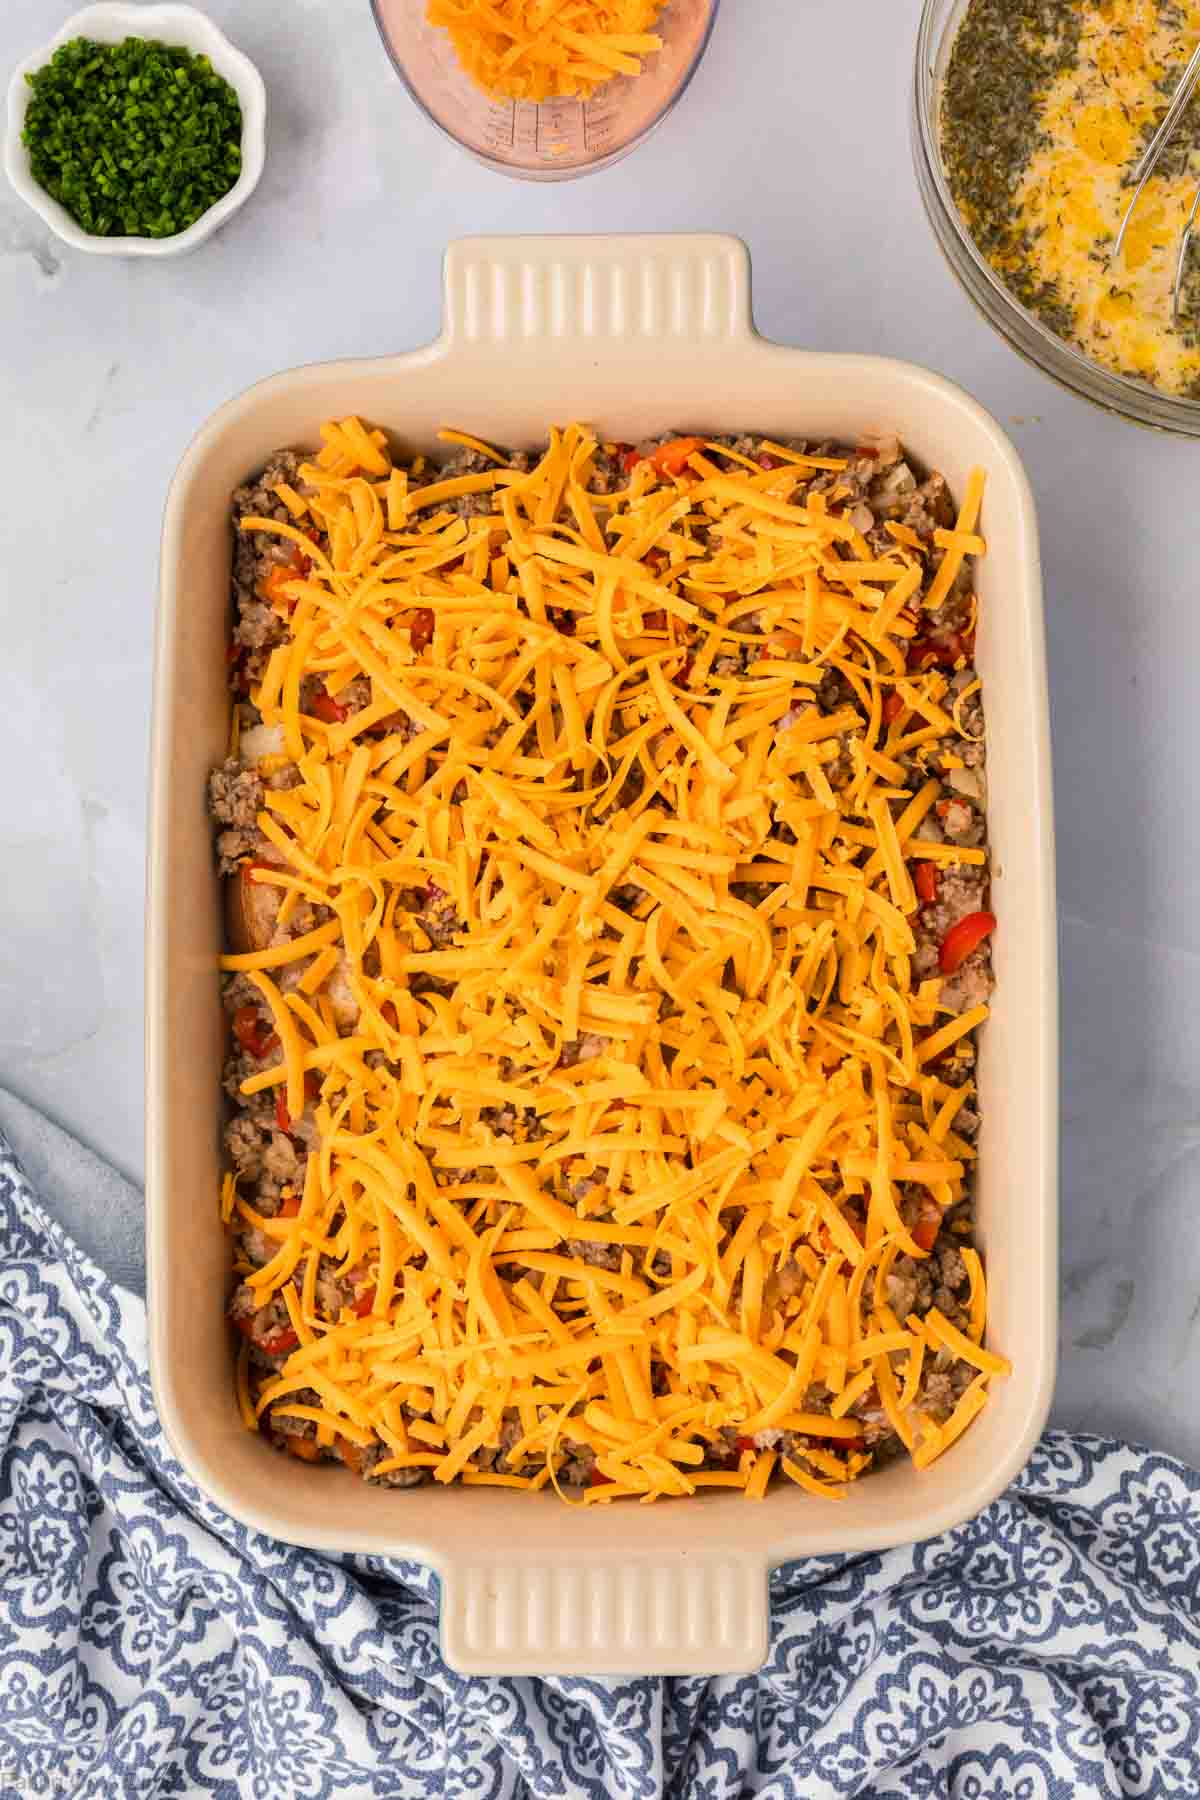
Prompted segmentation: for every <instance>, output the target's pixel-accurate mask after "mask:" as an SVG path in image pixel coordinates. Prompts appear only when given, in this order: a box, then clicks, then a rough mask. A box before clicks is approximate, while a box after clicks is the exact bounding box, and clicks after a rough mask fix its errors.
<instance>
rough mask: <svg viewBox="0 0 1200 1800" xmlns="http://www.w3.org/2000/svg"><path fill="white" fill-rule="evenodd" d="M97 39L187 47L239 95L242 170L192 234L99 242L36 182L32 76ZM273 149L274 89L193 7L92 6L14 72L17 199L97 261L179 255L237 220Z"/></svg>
mask: <svg viewBox="0 0 1200 1800" xmlns="http://www.w3.org/2000/svg"><path fill="white" fill-rule="evenodd" d="M77 37H86V38H93V39H95V41H96V42H97V43H100V44H119V43H120V42H121V41H122V39H123V38H127V37H140V38H152V39H154V40H156V41H157V42H159V43H163V44H176V45H181V46H182V47H183V48H184V49H186V50H191V51H192V52H193V54H196V55H201V56H207V58H208V60H209V62H210V63H211V64H212V66H213V68H214V69H215V70H216V72H217V74H218V75H222V76H224V78H225V80H226V81H227V82H228V83H229V85H230V87H232V88H233V89H234V91H235V92H236V94H237V97H238V100H239V101H240V103H241V108H242V172H241V174H240V175H239V176H238V179H237V181H236V182H235V183H234V185H233V186H232V187H231V188H230V190H229V192H228V193H227V194H224V195H222V197H221V199H220V200H218V201H216V202H215V203H214V204H213V205H212V206H210V207H209V209H208V211H207V212H206V213H203V214H202V215H201V216H200V218H198V219H197V220H196V222H195V224H194V225H189V226H188V228H187V230H186V231H180V232H177V233H176V235H175V236H174V237H168V238H150V237H97V236H94V235H93V234H92V233H91V232H88V231H84V230H83V228H82V227H81V226H79V225H77V224H76V223H75V221H74V219H73V218H72V217H71V215H70V213H69V212H68V211H67V210H66V208H65V207H63V206H60V205H59V204H58V201H57V200H54V199H52V198H51V196H50V195H49V194H48V193H47V192H46V190H45V188H44V187H42V186H41V184H40V183H39V182H37V181H35V180H34V178H33V171H32V169H31V167H30V162H29V152H28V150H26V148H25V146H24V144H23V143H22V142H21V132H22V129H23V128H24V124H25V112H26V108H27V107H28V105H29V96H30V93H31V89H30V86H29V83H28V82H27V81H26V79H25V77H26V76H27V75H32V74H33V73H34V71H35V70H36V69H40V68H43V67H44V66H45V65H46V63H48V62H49V61H50V58H51V57H52V56H53V55H54V52H55V51H56V50H57V49H58V47H59V45H60V44H65V43H68V42H69V41H70V39H71V38H77ZM266 143H267V90H266V88H265V87H264V86H263V79H262V76H261V75H260V74H259V72H258V70H257V69H256V68H255V66H254V64H253V63H252V62H251V61H250V59H249V57H247V56H243V55H242V52H241V51H240V50H235V49H234V47H233V45H232V44H231V43H230V42H229V39H228V38H227V37H225V36H224V34H223V33H222V32H220V31H218V30H217V28H216V26H215V25H214V24H213V22H212V20H211V19H208V18H206V17H205V15H204V14H203V13H202V12H197V10H196V8H195V7H194V6H176V5H167V6H128V5H121V4H117V3H116V0H105V3H104V4H101V5H96V6H85V7H84V8H83V11H82V12H77V13H72V15H71V17H70V18H69V19H68V20H67V21H66V23H65V25H63V26H62V28H61V30H59V31H58V32H56V33H55V35H54V37H52V38H51V40H50V42H49V43H48V44H47V45H45V47H44V48H43V49H41V50H37V51H35V52H34V54H33V55H32V56H29V57H26V59H25V61H24V62H23V63H21V64H20V65H19V67H18V68H16V69H15V70H14V71H13V77H12V80H11V82H10V83H9V88H8V128H7V131H6V133H5V138H4V169H5V173H6V174H7V176H8V179H9V180H10V181H11V182H12V184H13V187H14V188H15V189H16V191H17V193H18V194H19V195H20V196H21V198H22V200H24V201H25V203H26V205H28V206H31V207H32V208H33V210H34V212H35V213H37V214H38V215H39V217H40V218H42V219H44V220H45V222H46V224H47V225H48V226H49V227H50V229H51V231H52V232H53V233H54V235H55V236H56V237H59V238H61V239H62V241H63V243H64V244H70V245H71V247H72V248H73V249H75V250H88V251H90V252H91V253H92V255H93V256H180V255H182V254H183V252H184V251H185V250H194V249H195V248H196V245H197V244H202V243H203V242H204V240H205V238H207V237H211V236H212V234H213V232H214V231H216V230H217V228H218V226H220V225H223V224H224V223H225V221H226V219H229V218H232V216H233V214H234V213H235V212H236V211H237V209H238V207H239V206H241V205H242V204H243V203H244V202H245V201H246V200H248V199H249V198H250V196H251V194H252V193H253V192H254V190H255V188H256V187H257V186H258V178H259V176H260V175H261V174H262V171H263V162H264V160H265V157H266Z"/></svg>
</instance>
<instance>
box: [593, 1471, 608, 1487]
mask: <svg viewBox="0 0 1200 1800" xmlns="http://www.w3.org/2000/svg"><path fill="white" fill-rule="evenodd" d="M612 1484H613V1478H612V1476H611V1475H602V1474H601V1472H600V1470H599V1469H596V1468H593V1470H592V1473H591V1479H590V1484H589V1485H590V1486H592V1487H611V1486H612Z"/></svg>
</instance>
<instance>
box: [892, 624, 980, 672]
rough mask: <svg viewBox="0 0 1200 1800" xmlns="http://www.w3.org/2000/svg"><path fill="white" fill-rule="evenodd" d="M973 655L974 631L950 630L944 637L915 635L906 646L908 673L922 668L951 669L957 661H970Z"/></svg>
mask: <svg viewBox="0 0 1200 1800" xmlns="http://www.w3.org/2000/svg"><path fill="white" fill-rule="evenodd" d="M974 656H975V633H974V632H973V631H951V632H948V633H947V634H946V636H945V637H937V638H933V637H915V638H913V639H912V640H911V641H910V643H909V646H908V655H907V658H906V663H907V667H908V671H909V674H910V675H911V674H916V673H919V672H920V671H921V670H923V669H952V668H953V667H954V665H955V664H956V663H957V662H959V661H960V660H961V661H962V662H968V663H969V662H971V661H972V660H973V659H974Z"/></svg>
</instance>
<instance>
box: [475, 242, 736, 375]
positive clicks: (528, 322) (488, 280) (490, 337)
mask: <svg viewBox="0 0 1200 1800" xmlns="http://www.w3.org/2000/svg"><path fill="white" fill-rule="evenodd" d="M445 285H446V306H445V339H446V341H447V342H449V343H450V344H452V345H454V347H455V349H456V350H459V351H461V350H463V349H465V348H467V347H469V346H471V345H475V344H478V345H488V346H493V347H494V346H495V345H496V344H504V345H505V346H508V347H510V348H511V349H512V350H513V351H514V352H518V353H519V352H520V351H522V350H523V349H524V350H528V351H529V352H530V353H532V354H536V355H538V356H542V357H544V356H546V355H547V354H548V353H549V354H552V353H553V350H554V346H555V345H565V344H572V343H573V344H578V343H580V342H584V343H592V344H595V345H596V346H597V347H599V346H601V345H603V344H604V343H605V342H606V341H607V342H620V343H622V344H624V345H628V344H629V343H630V342H631V340H632V341H634V342H636V341H637V340H638V339H642V340H647V341H648V340H653V342H654V345H655V350H656V353H657V354H662V355H670V354H671V353H672V351H677V352H679V353H680V354H681V355H688V356H693V357H694V356H697V355H702V354H703V352H704V350H705V348H707V347H709V346H714V345H717V344H727V343H729V342H730V341H731V340H735V339H740V338H746V337H748V336H750V335H751V334H752V330H753V327H752V324H751V316H750V261H749V256H748V254H747V251H746V246H745V245H744V244H743V243H742V242H741V241H740V240H739V239H737V238H732V237H720V236H707V235H706V236H701V235H697V236H678V237H668V238H663V237H636V236H631V237H546V238H527V237H526V238H519V239H512V238H502V237H496V238H463V239H460V240H459V241H458V242H457V243H453V244H451V246H450V248H449V250H448V251H447V253H446V263H445Z"/></svg>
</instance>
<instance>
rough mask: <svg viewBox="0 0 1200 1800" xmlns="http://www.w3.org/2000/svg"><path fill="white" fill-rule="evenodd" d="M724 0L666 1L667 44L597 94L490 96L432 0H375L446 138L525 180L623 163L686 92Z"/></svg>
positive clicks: (406, 70)
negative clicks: (442, 25) (431, 12)
mask: <svg viewBox="0 0 1200 1800" xmlns="http://www.w3.org/2000/svg"><path fill="white" fill-rule="evenodd" d="M719 4H720V0H668V5H667V6H666V8H665V10H664V12H663V14H662V16H661V18H660V19H659V20H658V22H657V24H656V25H655V27H654V29H655V31H657V33H658V35H659V36H660V37H661V38H662V39H663V47H662V49H661V50H660V51H658V52H657V53H656V54H655V55H654V56H651V57H647V59H646V61H645V62H644V64H643V65H642V72H641V74H640V75H637V76H617V77H616V78H615V79H614V80H612V81H608V82H605V84H604V86H603V87H601V88H598V89H597V91H596V93H595V95H594V97H593V98H592V99H591V100H545V101H542V102H541V103H540V104H538V103H535V102H533V101H529V100H520V101H512V100H491V99H489V98H488V96H487V95H486V94H485V93H483V92H481V90H480V89H479V88H477V87H476V86H475V84H474V82H473V81H472V80H471V78H470V76H469V75H467V74H466V72H465V71H464V70H463V68H462V66H461V64H460V63H459V61H458V58H457V56H456V55H455V53H454V45H453V44H452V43H451V41H450V37H449V34H448V33H447V32H445V31H442V30H440V29H438V28H436V27H434V26H432V25H430V24H429V23H428V21H427V20H426V17H425V14H426V9H427V0H371V8H372V11H373V12H374V14H375V23H376V24H377V25H378V27H379V33H380V36H381V37H382V38H383V41H384V44H385V45H386V46H387V51H388V55H389V56H390V57H391V59H392V62H393V63H394V64H395V66H396V73H397V74H398V75H399V77H400V79H401V81H403V83H404V85H405V87H407V89H408V91H409V93H410V94H411V95H412V97H413V99H414V100H415V101H416V103H417V105H418V106H419V107H420V108H421V109H422V111H423V112H425V113H426V114H427V115H428V116H429V118H431V119H432V120H433V122H434V124H435V125H437V126H438V127H440V129H441V130H442V131H444V132H445V133H446V135H447V137H451V138H453V139H454V141H455V143H457V144H461V146H462V148H463V149H464V150H466V151H468V152H469V154H470V155H471V156H473V157H475V158H476V159H477V161H479V162H481V163H484V164H486V166H487V167H488V168H489V169H495V170H496V171H497V173H498V174H501V175H514V176H516V177H517V178H518V179H520V180H524V181H568V180H570V179H571V177H572V176H575V175H589V174H591V172H592V171H593V170H594V169H604V168H607V167H608V166H609V164H610V163H615V162H617V161H619V160H620V158H621V157H623V156H628V154H629V152H630V151H631V150H633V149H634V148H635V147H636V146H637V145H638V144H640V143H641V142H642V141H643V139H644V138H647V137H649V135H650V133H651V132H652V131H653V130H654V128H655V126H656V125H661V123H662V121H663V120H664V119H665V118H666V116H667V114H668V113H669V112H670V111H671V109H672V107H673V106H674V105H675V104H676V102H677V101H678V100H679V99H680V97H681V96H682V94H683V93H684V90H685V89H686V88H687V86H688V83H689V82H690V81H691V79H692V76H693V75H694V74H695V73H696V70H697V68H698V67H699V65H700V59H701V57H702V56H703V55H704V52H705V50H706V49H707V47H708V40H709V38H710V37H711V35H712V28H713V25H714V24H715V22H716V17H717V7H718V5H719Z"/></svg>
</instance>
